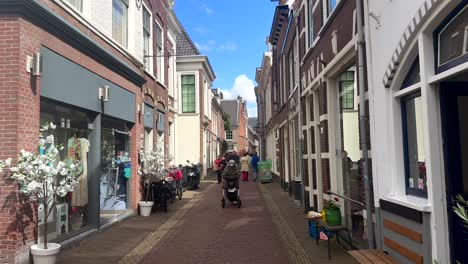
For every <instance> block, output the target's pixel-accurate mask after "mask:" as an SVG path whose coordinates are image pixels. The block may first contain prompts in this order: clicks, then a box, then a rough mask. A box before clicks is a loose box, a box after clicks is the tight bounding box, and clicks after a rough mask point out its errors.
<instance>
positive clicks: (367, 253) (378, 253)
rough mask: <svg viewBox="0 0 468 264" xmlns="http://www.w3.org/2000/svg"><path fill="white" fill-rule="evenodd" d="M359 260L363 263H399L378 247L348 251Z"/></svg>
mask: <svg viewBox="0 0 468 264" xmlns="http://www.w3.org/2000/svg"><path fill="white" fill-rule="evenodd" d="M348 253H349V255H351V256H352V257H353V258H354V259H355V260H356V261H357V262H359V263H363V264H372V263H378V264H398V262H397V261H395V260H394V259H393V258H392V257H390V256H389V255H387V254H385V252H383V251H382V250H377V249H364V250H350V251H348Z"/></svg>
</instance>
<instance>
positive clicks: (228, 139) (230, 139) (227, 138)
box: [224, 131, 234, 141]
mask: <svg viewBox="0 0 468 264" xmlns="http://www.w3.org/2000/svg"><path fill="white" fill-rule="evenodd" d="M224 134H225V135H224V137H225V138H226V141H232V140H233V138H234V135H233V133H232V131H225V132H224ZM229 134H230V135H231V138H229V137H228V135H229Z"/></svg>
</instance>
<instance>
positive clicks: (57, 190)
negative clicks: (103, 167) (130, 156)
mask: <svg viewBox="0 0 468 264" xmlns="http://www.w3.org/2000/svg"><path fill="white" fill-rule="evenodd" d="M51 129H52V130H53V129H55V126H54V124H53V123H49V124H46V125H45V126H43V127H42V128H41V130H40V131H41V133H40V137H39V144H38V147H39V153H36V152H29V151H26V150H21V151H20V153H19V155H18V158H17V160H16V165H15V166H12V165H11V163H12V159H11V158H10V159H7V160H6V161H4V162H0V170H1V169H2V168H4V167H9V168H10V171H11V173H12V176H11V178H12V179H14V180H16V182H17V183H18V187H19V189H20V192H21V193H22V194H23V195H24V196H25V197H26V198H28V199H29V200H30V201H32V202H35V203H36V204H38V205H39V206H42V208H43V212H44V213H43V214H42V219H36V221H37V222H36V226H37V225H38V221H39V220H42V222H43V223H44V224H43V228H44V229H43V234H42V235H43V243H39V244H36V245H33V246H32V247H31V252H32V254H33V257H34V263H55V257H56V254H57V253H58V252H59V250H60V245H59V244H55V243H48V240H47V219H48V217H49V216H50V214H51V213H52V212H53V210H54V208H55V205H56V204H57V201H58V200H59V199H60V198H63V197H65V195H67V194H68V193H69V192H73V190H74V186H75V185H76V184H77V183H78V176H79V175H80V174H81V173H82V171H81V164H80V163H79V162H77V161H74V160H68V161H65V162H64V161H60V159H59V148H58V147H56V146H55V145H54V144H53V141H54V138H53V136H48V137H43V133H44V132H46V131H48V130H51Z"/></svg>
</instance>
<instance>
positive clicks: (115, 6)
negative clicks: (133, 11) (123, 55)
mask: <svg viewBox="0 0 468 264" xmlns="http://www.w3.org/2000/svg"><path fill="white" fill-rule="evenodd" d="M127 24H128V0H112V38H113V39H114V40H116V41H117V42H118V43H120V44H121V45H122V46H124V47H127V42H128V36H127V35H128V25H127Z"/></svg>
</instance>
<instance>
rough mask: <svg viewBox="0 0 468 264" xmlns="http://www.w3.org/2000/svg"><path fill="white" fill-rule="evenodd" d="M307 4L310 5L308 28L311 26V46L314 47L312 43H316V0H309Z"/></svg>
mask: <svg viewBox="0 0 468 264" xmlns="http://www.w3.org/2000/svg"><path fill="white" fill-rule="evenodd" d="M307 6H308V16H307V21H308V25H307V26H308V28H309V47H312V44H313V43H314V15H313V14H314V11H313V9H314V2H313V1H312V0H307Z"/></svg>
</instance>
